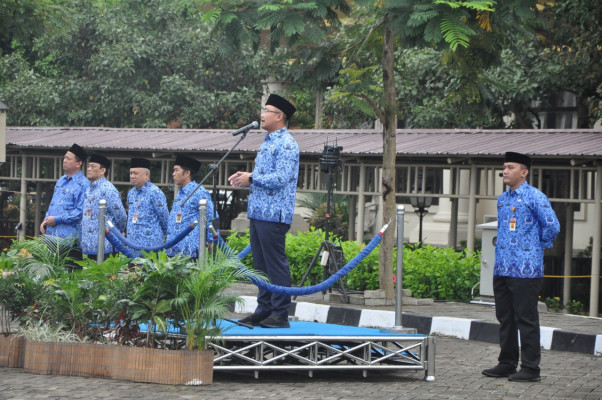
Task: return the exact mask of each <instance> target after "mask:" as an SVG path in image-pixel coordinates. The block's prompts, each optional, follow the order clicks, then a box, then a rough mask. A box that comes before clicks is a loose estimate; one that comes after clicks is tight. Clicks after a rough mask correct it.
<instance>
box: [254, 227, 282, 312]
mask: <svg viewBox="0 0 602 400" xmlns="http://www.w3.org/2000/svg"><path fill="white" fill-rule="evenodd" d="M289 228H290V225H288V224H282V223H278V222H265V221H257V220H254V219H251V220H250V236H251V237H250V239H251V251H252V252H253V262H254V266H255V269H256V270H258V271H261V272H263V273H264V274H266V275H267V276H268V278H270V282H271V283H273V284H274V285H278V286H286V287H290V286H291V272H290V268H289V266H288V258H287V257H286V252H285V244H286V232H288V230H289ZM290 304H291V296H290V295H285V294H277V293H271V292H268V291H266V290H263V289H259V293H258V294H257V308H256V309H255V313H256V314H274V315H277V316H281V317H288V307H289V306H290Z"/></svg>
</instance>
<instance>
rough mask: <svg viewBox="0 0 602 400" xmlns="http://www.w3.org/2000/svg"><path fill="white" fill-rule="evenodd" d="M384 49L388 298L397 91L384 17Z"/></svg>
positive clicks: (383, 268)
mask: <svg viewBox="0 0 602 400" xmlns="http://www.w3.org/2000/svg"><path fill="white" fill-rule="evenodd" d="M384 26H385V28H384V48H383V85H384V121H383V175H382V188H381V192H382V196H383V206H384V210H383V218H384V221H385V223H386V222H388V221H391V225H390V226H389V229H388V230H387V231H386V233H385V235H384V236H383V240H382V242H381V245H380V255H379V284H380V288H381V289H384V291H385V295H386V298H387V299H393V298H394V297H395V291H394V289H393V244H394V239H395V232H396V227H395V222H396V210H395V209H396V204H395V203H396V201H395V159H396V155H397V145H396V129H397V91H396V89H395V76H394V69H393V66H394V62H395V60H394V48H395V47H394V42H395V39H394V37H395V36H394V32H393V29H392V28H391V27H390V26H389V17H388V16H385V18H384Z"/></svg>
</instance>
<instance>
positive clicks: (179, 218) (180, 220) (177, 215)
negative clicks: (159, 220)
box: [176, 212, 182, 224]
mask: <svg viewBox="0 0 602 400" xmlns="http://www.w3.org/2000/svg"><path fill="white" fill-rule="evenodd" d="M176 222H177V223H178V224H179V223H181V222H182V213H181V212H179V213H177V214H176Z"/></svg>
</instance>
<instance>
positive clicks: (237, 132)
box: [232, 121, 259, 136]
mask: <svg viewBox="0 0 602 400" xmlns="http://www.w3.org/2000/svg"><path fill="white" fill-rule="evenodd" d="M257 128H259V124H258V123H257V121H253V122H251V123H250V124H249V125H247V126H243V127H242V128H240V129H237V130H235V131H234V132H232V136H236V135H240V134H241V133H247V132H249V129H257Z"/></svg>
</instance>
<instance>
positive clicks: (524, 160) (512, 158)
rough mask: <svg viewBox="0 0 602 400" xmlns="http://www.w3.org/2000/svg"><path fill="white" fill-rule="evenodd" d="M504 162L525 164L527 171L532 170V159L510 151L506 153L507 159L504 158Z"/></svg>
mask: <svg viewBox="0 0 602 400" xmlns="http://www.w3.org/2000/svg"><path fill="white" fill-rule="evenodd" d="M504 161H505V162H515V163H519V164H523V165H524V166H525V167H527V169H529V168H531V157H529V156H527V155H525V154H521V153H515V152H513V151H508V152H506V157H505V158H504Z"/></svg>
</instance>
